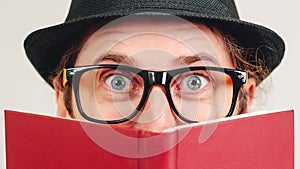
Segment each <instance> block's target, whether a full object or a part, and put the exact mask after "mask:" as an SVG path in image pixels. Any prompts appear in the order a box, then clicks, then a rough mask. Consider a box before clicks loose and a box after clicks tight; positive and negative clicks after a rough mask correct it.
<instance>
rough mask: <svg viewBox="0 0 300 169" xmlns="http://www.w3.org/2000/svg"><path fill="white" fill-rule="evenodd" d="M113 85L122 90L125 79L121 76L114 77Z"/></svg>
mask: <svg viewBox="0 0 300 169" xmlns="http://www.w3.org/2000/svg"><path fill="white" fill-rule="evenodd" d="M111 86H112V88H113V89H116V90H122V89H124V88H125V80H124V79H123V78H122V77H120V76H117V77H114V78H113V80H112V81H111Z"/></svg>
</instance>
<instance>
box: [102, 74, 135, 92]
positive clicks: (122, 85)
mask: <svg viewBox="0 0 300 169" xmlns="http://www.w3.org/2000/svg"><path fill="white" fill-rule="evenodd" d="M105 83H106V85H108V86H109V87H110V88H112V89H113V90H118V91H120V90H129V86H130V83H131V82H130V79H128V78H127V77H125V76H122V75H112V76H109V77H108V78H107V79H106V80H105Z"/></svg>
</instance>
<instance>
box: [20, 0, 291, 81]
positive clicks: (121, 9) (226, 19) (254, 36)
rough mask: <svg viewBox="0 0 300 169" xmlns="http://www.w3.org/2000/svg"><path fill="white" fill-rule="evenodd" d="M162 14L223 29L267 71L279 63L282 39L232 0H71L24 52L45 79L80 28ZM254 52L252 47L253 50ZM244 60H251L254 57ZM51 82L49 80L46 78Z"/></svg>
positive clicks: (28, 42) (28, 40)
mask: <svg viewBox="0 0 300 169" xmlns="http://www.w3.org/2000/svg"><path fill="white" fill-rule="evenodd" d="M145 12H146V13H147V14H150V13H165V14H169V15H174V16H179V17H184V18H190V19H193V20H199V21H202V22H211V23H214V25H216V26H218V27H219V28H221V30H222V32H224V31H225V32H226V33H227V34H229V35H231V36H232V37H234V39H235V40H237V42H238V45H239V46H241V47H243V48H246V49H258V48H259V49H260V52H263V54H262V55H260V57H262V58H260V59H262V60H264V62H265V66H266V67H267V68H268V69H269V71H270V72H272V71H273V69H274V68H275V67H277V66H278V64H279V63H280V62H281V60H282V58H283V55H284V50H285V46H284V42H283V40H282V39H281V38H280V37H279V36H278V35H277V34H276V33H275V32H273V31H272V30H270V29H268V28H266V27H263V26H260V25H257V24H254V23H250V22H245V21H242V20H240V19H239V16H238V12H237V9H236V6H235V3H234V0H72V4H71V7H70V10H69V13H68V16H67V18H66V21H65V22H64V23H62V24H59V25H55V26H52V27H48V28H44V29H40V30H37V31H35V32H33V33H31V34H30V35H29V36H28V37H27V38H26V39H25V42H24V46H25V50H26V54H27V56H28V58H29V60H30V61H31V63H32V64H33V66H34V67H35V69H36V70H37V71H38V72H39V73H40V75H41V76H42V77H43V78H44V79H45V80H46V81H48V80H47V79H48V77H49V76H50V75H51V74H52V73H53V72H54V71H55V69H56V68H57V66H58V65H59V63H60V60H61V58H62V56H63V54H64V53H65V52H66V51H67V50H68V49H69V48H70V46H71V45H72V44H73V43H74V42H75V41H76V40H78V39H79V38H80V35H81V34H82V30H83V29H84V28H86V27H88V26H89V25H90V24H92V23H95V22H99V21H103V20H106V19H109V18H112V17H120V16H125V15H131V14H137V13H145ZM254 52H255V50H254ZM246 60H248V61H249V62H250V63H254V64H255V61H256V60H257V59H256V58H255V56H254V54H253V56H252V57H251V55H250V56H246ZM48 83H49V84H50V85H51V82H49V81H48Z"/></svg>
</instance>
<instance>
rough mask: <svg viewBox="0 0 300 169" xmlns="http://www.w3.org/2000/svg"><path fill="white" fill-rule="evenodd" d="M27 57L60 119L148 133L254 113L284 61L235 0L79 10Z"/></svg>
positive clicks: (96, 5) (112, 4) (89, 1)
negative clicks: (257, 94)
mask: <svg viewBox="0 0 300 169" xmlns="http://www.w3.org/2000/svg"><path fill="white" fill-rule="evenodd" d="M25 48H26V52H27V55H28V57H29V59H30V60H31V62H32V63H33V65H34V66H35V68H36V69H37V71H38V72H39V73H40V74H41V76H42V77H43V78H44V79H45V80H47V81H48V83H49V84H50V85H52V86H53V87H54V89H55V91H56V96H57V104H58V110H57V112H58V115H59V116H64V117H72V118H78V119H86V120H88V121H92V122H98V123H109V124H119V125H124V126H126V127H131V128H141V129H145V130H164V129H166V128H169V127H172V126H175V125H181V124H185V123H191V122H199V121H203V120H207V119H214V118H220V117H227V116H231V115H237V114H241V113H248V112H250V111H251V104H252V100H253V96H254V91H255V87H256V86H257V85H258V84H259V83H260V82H261V81H262V80H263V79H264V78H266V77H267V76H268V75H269V74H270V73H271V72H272V70H273V69H274V68H275V67H277V66H278V64H279V63H280V61H281V59H282V57H283V53H284V43H283V41H282V39H281V38H280V37H279V36H278V35H277V34H276V33H274V32H273V31H271V30H269V29H267V28H265V27H262V26H259V25H255V24H252V23H248V22H244V21H241V20H240V19H239V18H238V14H237V10H236V7H235V4H234V2H233V1H232V0H226V1H220V0H210V1H206V0H197V1H193V3H191V2H189V1H175V0H170V1H164V0H158V1H151V2H150V1H147V0H140V1H132V0H131V1H130V0H125V1H124V0H122V1H97V0H85V1H83V0H73V1H72V5H71V8H70V11H69V15H68V17H67V19H66V22H65V23H63V24H61V25H57V26H53V27H50V28H46V29H42V30H39V31H36V32H34V33H32V34H31V35H29V36H28V38H27V39H26V41H25Z"/></svg>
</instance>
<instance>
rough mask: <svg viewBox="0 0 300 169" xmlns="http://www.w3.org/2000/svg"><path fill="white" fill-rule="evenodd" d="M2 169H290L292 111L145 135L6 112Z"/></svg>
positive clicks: (89, 124)
mask: <svg viewBox="0 0 300 169" xmlns="http://www.w3.org/2000/svg"><path fill="white" fill-rule="evenodd" d="M5 132H6V166H7V169H22V168H26V169H27V168H30V169H48V168H49V169H53V168H59V169H69V168H72V169H76V168H83V169H86V168H88V169H94V168H95V169H96V168H97V169H114V168H116V169H142V168H150V169H152V168H153V169H154V168H155V169H156V168H160V169H164V168H165V169H173V168H174V169H182V168H184V169H194V168H195V169H220V168H221V169H227V168H228V169H242V168H245V169H252V168H253V169H293V168H294V112H293V111H292V110H290V111H281V112H274V113H263V114H258V113H253V114H252V113H250V114H247V115H239V116H233V117H229V118H224V119H219V120H213V121H210V122H202V123H198V124H190V125H185V126H179V127H175V128H171V129H169V130H166V131H162V132H155V131H143V130H136V129H128V128H122V127H116V126H113V127H112V126H109V125H100V124H94V123H89V122H80V121H77V120H70V119H63V118H58V117H50V116H44V115H36V114H29V113H21V112H14V111H5Z"/></svg>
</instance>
